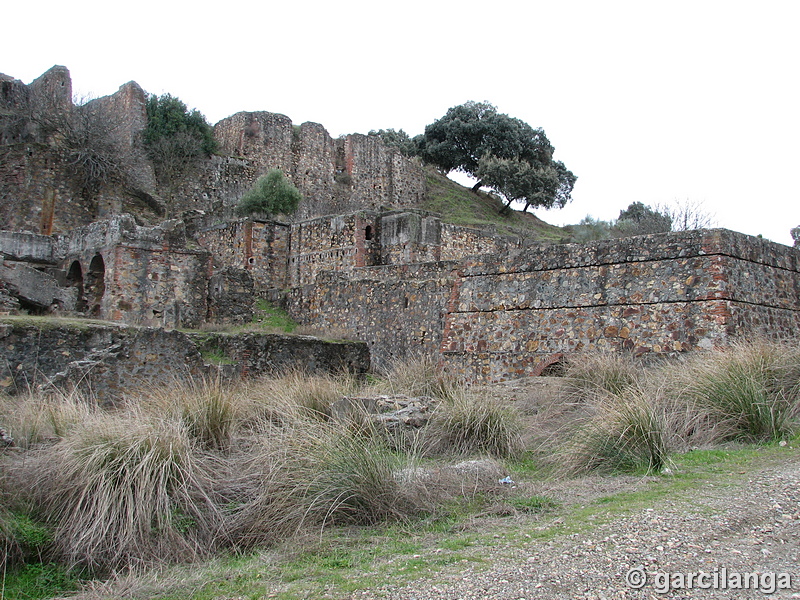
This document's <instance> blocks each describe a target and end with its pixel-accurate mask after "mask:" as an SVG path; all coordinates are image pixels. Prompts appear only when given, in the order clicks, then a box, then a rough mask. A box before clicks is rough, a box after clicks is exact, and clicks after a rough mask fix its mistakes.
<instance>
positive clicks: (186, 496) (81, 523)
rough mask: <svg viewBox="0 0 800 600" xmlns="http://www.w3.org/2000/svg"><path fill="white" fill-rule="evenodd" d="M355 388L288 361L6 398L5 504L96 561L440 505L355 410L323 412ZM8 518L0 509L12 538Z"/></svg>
mask: <svg viewBox="0 0 800 600" xmlns="http://www.w3.org/2000/svg"><path fill="white" fill-rule="evenodd" d="M442 381H443V378H442V377H441V376H440V375H439V374H434V375H433V381H420V380H419V379H415V381H414V383H415V384H416V385H417V386H418V387H417V388H415V390H412V391H418V390H420V389H425V390H435V389H438V390H440V392H439V393H443V392H441V390H443V389H444V386H443V384H442ZM362 385H363V384H362ZM387 385H390V386H398V385H399V384H397V383H389V384H387ZM358 386H359V382H357V381H356V380H355V379H354V378H353V377H351V376H347V375H340V376H333V375H313V376H312V375H306V374H304V373H302V372H299V371H292V372H287V373H284V374H282V375H279V376H275V377H272V378H265V379H263V380H258V381H248V382H242V383H239V384H236V385H231V386H229V385H225V384H223V383H221V382H220V381H203V382H194V383H191V382H189V383H187V382H183V383H176V384H175V385H174V386H173V387H171V388H169V389H161V390H153V391H151V393H149V394H148V395H146V396H144V397H141V398H137V399H134V400H132V401H130V402H129V403H128V404H127V405H124V406H120V407H117V408H115V409H114V410H110V411H106V410H100V409H97V408H96V407H93V406H92V404H91V403H90V402H88V401H86V400H84V399H80V398H78V397H69V398H59V399H53V398H26V399H12V398H2V402H1V403H0V404H2V408H0V410H1V411H2V412H1V413H0V414H3V415H4V419H9V421H7V422H10V423H11V425H10V426H9V428H10V429H12V431H13V432H14V434H15V437H21V438H24V439H25V440H27V441H26V442H25V448H26V450H25V451H23V452H18V453H13V454H9V456H7V457H6V459H5V460H4V461H3V463H2V485H0V491H2V492H3V493H4V494H5V499H6V500H7V502H4V506H8V507H10V510H12V511H13V512H14V514H24V515H30V516H31V517H32V518H34V519H35V520H36V522H37V523H41V524H42V525H43V526H44V527H46V528H48V529H49V530H50V531H52V533H53V535H52V542H51V543H50V544H49V546H48V548H47V554H48V558H51V559H54V560H58V561H61V562H63V563H64V564H66V565H69V566H72V565H76V566H82V567H87V568H89V569H90V570H93V571H94V572H97V573H107V572H110V571H112V570H118V569H124V568H128V567H136V566H142V567H148V566H153V565H154V564H157V563H162V562H163V561H164V560H173V561H189V560H193V559H196V558H203V557H208V556H210V555H212V554H214V553H215V552H218V551H220V550H224V549H231V550H247V549H249V548H253V547H258V546H263V545H266V544H273V543H276V542H280V541H281V540H285V539H287V538H288V537H290V536H292V535H294V534H296V533H297V532H299V531H301V530H305V529H308V528H315V527H324V526H327V525H331V524H374V523H378V522H380V521H385V520H405V519H409V518H412V517H414V516H417V515H420V514H422V513H430V512H431V511H434V510H436V508H437V507H436V506H435V505H434V503H433V502H432V498H433V496H432V495H431V494H430V493H429V492H428V491H427V490H428V485H434V484H435V483H436V477H435V476H432V475H431V473H430V472H425V474H424V475H423V470H421V469H419V457H418V454H416V453H415V452H414V451H405V452H398V451H397V450H396V449H395V448H392V447H391V446H389V445H388V444H387V440H386V439H385V434H384V433H383V432H382V430H379V429H378V428H375V427H373V426H372V425H370V421H369V420H368V419H366V418H365V417H364V415H355V416H354V418H353V420H352V422H342V421H337V420H334V419H333V418H332V417H331V403H332V402H334V401H336V400H338V399H340V398H342V397H343V396H347V395H350V394H353V393H354V392H356V391H358ZM447 393H448V394H449V393H451V391H448V392H447ZM12 417H13V418H12ZM14 418H16V420H14ZM43 423H44V424H46V426H45V425H43ZM20 434H21V435H20ZM462 441H463V440H462ZM484 445H485V444H484ZM474 447H475V448H478V449H481V450H482V451H485V450H486V449H485V448H484V447H483V446H482V445H481V444H477V445H475V446H474ZM400 473H402V474H403V475H402V476H400V475H398V474H400ZM409 473H413V474H419V477H414V478H412V479H413V480H412V481H409V479H408V474H409ZM437 493H438V494H439V495H438V496H437V498H440V497H441V492H437ZM7 521H8V519H4V518H3V515H2V514H0V535H2V536H4V538H6V539H7V541H8V547H9V548H12V549H13V540H14V534H13V532H12V531H11V530H10V529H9V528H8V527H6V523H7ZM11 558H13V557H9V559H11Z"/></svg>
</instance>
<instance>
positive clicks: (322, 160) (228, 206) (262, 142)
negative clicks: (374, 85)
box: [173, 112, 426, 221]
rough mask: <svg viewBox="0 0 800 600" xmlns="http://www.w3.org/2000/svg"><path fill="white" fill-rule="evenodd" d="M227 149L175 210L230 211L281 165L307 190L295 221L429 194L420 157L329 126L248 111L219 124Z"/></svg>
mask: <svg viewBox="0 0 800 600" xmlns="http://www.w3.org/2000/svg"><path fill="white" fill-rule="evenodd" d="M214 135H215V137H216V139H217V141H218V142H219V144H220V153H221V154H222V155H225V156H226V158H222V157H212V160H211V161H209V162H208V163H207V164H206V165H204V166H203V167H201V169H200V171H199V172H198V173H197V174H196V177H194V178H193V179H192V181H191V182H187V183H186V184H185V185H183V186H181V187H180V188H179V189H178V190H177V192H176V193H175V194H174V197H175V200H174V202H175V206H174V208H173V212H175V213H178V212H181V211H184V210H189V209H201V210H209V209H210V208H213V209H215V210H222V211H227V212H228V213H229V212H230V211H231V210H232V208H233V207H234V206H235V205H236V203H237V202H238V200H239V198H240V197H241V196H242V194H244V193H245V192H246V191H247V190H248V189H249V188H250V187H251V186H252V184H253V183H254V182H255V180H256V179H257V178H258V177H259V176H261V175H263V174H266V173H267V172H268V171H270V170H271V169H280V170H281V171H283V173H284V174H285V175H286V176H287V177H288V178H289V179H290V180H291V181H292V183H294V185H295V186H297V188H298V189H299V190H300V192H301V194H302V195H303V202H302V203H301V205H300V207H299V209H298V211H297V213H295V214H294V215H292V220H293V221H303V220H308V219H311V218H315V217H318V216H321V215H330V214H346V213H351V212H355V211H358V210H362V209H367V210H378V209H380V208H381V207H386V206H395V207H402V206H413V205H415V204H417V203H419V202H421V201H422V200H423V198H424V195H425V185H426V184H425V174H424V171H423V169H422V166H421V165H420V164H419V163H418V162H417V161H415V160H412V159H409V158H406V157H404V156H403V155H401V154H400V153H399V152H397V151H395V150H392V149H389V148H387V147H386V146H384V145H383V143H382V142H381V141H380V140H379V139H378V138H375V137H370V136H365V135H359V134H352V135H347V136H344V137H341V138H338V139H333V138H331V137H330V135H329V134H328V132H327V131H326V130H325V128H324V127H322V125H319V124H317V123H303V124H302V125H299V126H296V125H293V124H292V121H291V120H290V119H289V118H288V117H286V116H284V115H279V114H274V113H269V112H241V113H237V114H235V115H233V116H231V117H228V118H226V119H223V120H222V121H220V122H219V123H217V124H216V125H215V126H214Z"/></svg>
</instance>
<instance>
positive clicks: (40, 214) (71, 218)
mask: <svg viewBox="0 0 800 600" xmlns="http://www.w3.org/2000/svg"><path fill="white" fill-rule="evenodd" d="M145 99H146V96H145V92H144V91H143V90H142V89H141V88H140V87H139V86H138V85H137V84H136V83H134V82H130V83H127V84H125V85H123V86H122V87H120V89H119V91H118V92H117V93H115V94H113V95H111V96H105V97H103V98H98V99H95V100H91V101H89V102H87V103H86V104H84V105H80V106H77V105H73V102H72V81H71V79H70V75H69V71H68V70H67V69H66V68H64V67H53V68H52V69H50V70H49V71H47V72H46V73H45V74H44V75H42V76H41V77H39V78H38V79H36V80H34V81H33V82H32V83H31V84H30V85H25V84H24V83H22V82H21V81H19V80H16V79H13V78H11V77H8V76H6V75H2V74H0V221H2V223H3V228H4V229H14V230H22V231H36V232H38V233H43V234H47V235H49V234H51V233H65V232H68V231H70V230H72V229H74V228H75V227H80V226H84V225H88V224H89V223H92V222H93V221H96V220H98V219H102V218H107V217H110V216H113V215H116V214H120V213H122V212H136V213H142V212H148V211H149V212H152V210H153V209H154V207H155V208H158V202H157V201H156V200H154V199H153V197H152V195H153V194H156V193H157V192H156V189H155V176H154V174H153V168H152V165H151V164H150V163H149V162H148V160H147V158H146V156H145V153H144V150H143V148H142V147H141V144H140V143H139V136H140V133H141V131H142V129H143V128H144V124H145V123H146V112H145ZM92 118H97V119H99V120H100V122H101V123H102V127H103V128H104V130H105V131H106V132H107V133H108V135H109V139H110V141H111V143H113V144H114V145H115V146H116V147H117V148H118V149H119V152H120V155H121V156H124V157H125V159H124V160H125V162H124V167H125V172H126V182H125V185H124V186H120V185H119V184H117V183H109V184H108V185H104V186H101V187H100V189H99V190H98V192H97V194H96V195H95V196H94V197H92V198H87V197H85V194H84V193H83V192H82V191H81V189H80V186H79V185H78V183H77V182H76V180H75V177H74V176H73V169H72V167H71V165H70V164H69V160H68V157H67V155H66V153H65V152H64V151H63V148H62V147H61V146H60V145H59V144H60V142H59V139H60V138H59V136H60V134H59V133H55V134H53V133H52V132H48V131H47V130H48V128H49V127H50V126H52V125H57V126H58V127H63V124H64V123H67V122H70V123H73V124H75V123H80V122H83V121H86V120H89V119H92ZM43 123H44V125H43ZM123 187H124V189H123ZM143 199H146V200H148V201H149V204H148V203H147V202H144V201H143Z"/></svg>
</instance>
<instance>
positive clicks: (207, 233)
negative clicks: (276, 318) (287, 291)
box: [196, 220, 291, 290]
mask: <svg viewBox="0 0 800 600" xmlns="http://www.w3.org/2000/svg"><path fill="white" fill-rule="evenodd" d="M196 238H197V242H198V243H199V245H200V246H201V247H202V248H204V249H206V250H208V251H209V252H210V253H211V255H212V257H213V265H214V269H222V268H225V267H235V268H237V269H243V270H246V271H248V272H249V273H250V276H251V277H252V278H253V284H254V286H255V289H258V290H266V289H269V288H281V289H282V288H285V287H287V286H288V281H289V275H288V265H287V257H288V255H289V251H290V248H289V244H290V239H291V227H290V226H289V225H287V224H285V223H278V222H275V221H252V220H242V221H233V222H222V223H217V224H214V225H211V226H208V227H202V228H200V229H199V230H198V231H197V233H196Z"/></svg>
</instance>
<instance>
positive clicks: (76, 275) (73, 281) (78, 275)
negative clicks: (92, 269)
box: [67, 260, 86, 312]
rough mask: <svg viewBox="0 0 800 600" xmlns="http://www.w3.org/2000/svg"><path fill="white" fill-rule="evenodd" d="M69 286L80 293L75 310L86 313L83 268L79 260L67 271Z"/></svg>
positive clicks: (74, 261) (76, 299)
mask: <svg viewBox="0 0 800 600" xmlns="http://www.w3.org/2000/svg"><path fill="white" fill-rule="evenodd" d="M67 285H68V286H69V287H74V288H75V289H76V290H77V291H78V295H77V297H76V298H75V310H76V311H78V312H83V311H85V310H86V299H85V298H84V296H83V294H84V289H83V268H82V267H81V263H80V261H78V260H73V261H72V264H71V265H70V266H69V269H68V270H67Z"/></svg>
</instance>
